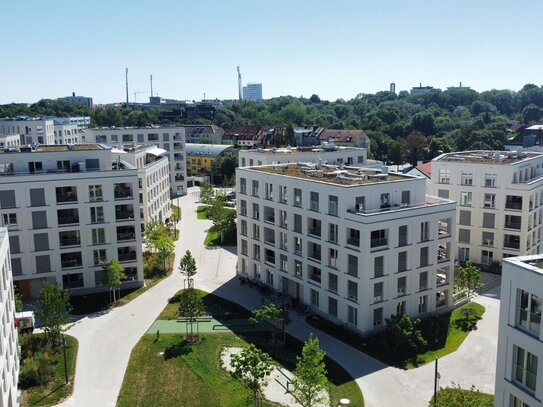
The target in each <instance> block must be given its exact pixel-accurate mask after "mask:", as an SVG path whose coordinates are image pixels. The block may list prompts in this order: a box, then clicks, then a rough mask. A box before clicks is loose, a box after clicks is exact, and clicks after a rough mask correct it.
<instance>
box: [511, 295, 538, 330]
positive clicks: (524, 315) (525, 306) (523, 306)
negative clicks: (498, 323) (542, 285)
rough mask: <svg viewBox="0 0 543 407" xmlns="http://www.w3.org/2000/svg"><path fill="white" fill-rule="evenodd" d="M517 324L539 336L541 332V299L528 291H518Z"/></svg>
mask: <svg viewBox="0 0 543 407" xmlns="http://www.w3.org/2000/svg"><path fill="white" fill-rule="evenodd" d="M517 304H518V305H517V310H516V324H517V325H518V326H521V327H523V328H525V329H527V330H529V331H531V332H533V333H534V334H536V335H537V336H539V334H540V330H541V298H540V297H539V296H537V295H535V294H531V293H529V292H528V291H524V290H521V289H517Z"/></svg>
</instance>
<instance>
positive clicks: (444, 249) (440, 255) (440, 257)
mask: <svg viewBox="0 0 543 407" xmlns="http://www.w3.org/2000/svg"><path fill="white" fill-rule="evenodd" d="M448 260H450V250H449V245H447V246H441V245H440V246H439V247H438V248H437V261H438V262H442V261H448Z"/></svg>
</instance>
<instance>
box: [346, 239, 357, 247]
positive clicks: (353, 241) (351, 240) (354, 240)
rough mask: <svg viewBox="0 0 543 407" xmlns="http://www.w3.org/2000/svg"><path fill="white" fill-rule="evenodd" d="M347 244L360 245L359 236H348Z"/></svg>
mask: <svg viewBox="0 0 543 407" xmlns="http://www.w3.org/2000/svg"><path fill="white" fill-rule="evenodd" d="M347 244H348V245H350V246H356V247H360V238H358V237H348V238H347Z"/></svg>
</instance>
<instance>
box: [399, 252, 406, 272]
mask: <svg viewBox="0 0 543 407" xmlns="http://www.w3.org/2000/svg"><path fill="white" fill-rule="evenodd" d="M406 270H407V252H399V253H398V273H401V272H403V271H406Z"/></svg>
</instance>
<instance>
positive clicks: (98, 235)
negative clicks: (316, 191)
mask: <svg viewBox="0 0 543 407" xmlns="http://www.w3.org/2000/svg"><path fill="white" fill-rule="evenodd" d="M105 242H106V230H105V229H104V228H97V229H92V244H104V243H105Z"/></svg>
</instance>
